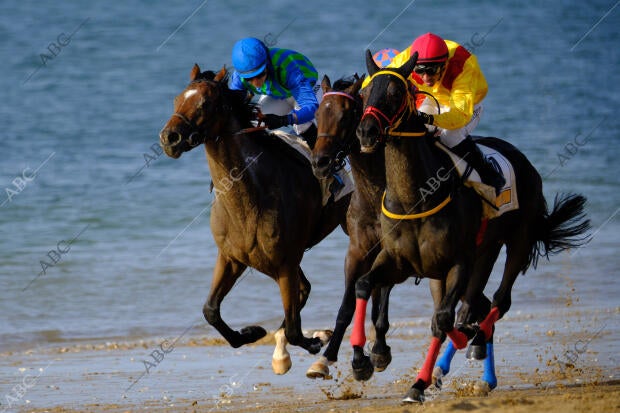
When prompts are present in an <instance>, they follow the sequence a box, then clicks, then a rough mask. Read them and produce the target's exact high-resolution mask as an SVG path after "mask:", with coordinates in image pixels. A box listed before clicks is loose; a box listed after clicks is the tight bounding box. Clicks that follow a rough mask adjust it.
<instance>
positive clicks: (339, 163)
mask: <svg viewBox="0 0 620 413" xmlns="http://www.w3.org/2000/svg"><path fill="white" fill-rule="evenodd" d="M327 96H343V97H345V98H347V99H349V100H350V101H352V102H353V104H354V105H355V106H354V112H355V113H354V115H353V117H354V118H357V112H358V111H359V110H360V109H361V106H362V102H361V101H360V100H359V99H356V98H355V96H353V95H350V94H348V93H346V92H341V91H335V90H334V91H331V92H326V93H325V94H323V99H325V97H327ZM317 138H332V139H334V140H335V141H336V144H337V147H336V155H335V156H334V166H333V168H332V172H338V171H340V170H341V169H342V168H344V166H345V164H346V157H347V156H348V155H349V154H350V153H351V150H352V149H351V143H350V142H349V141H348V140H347V139H335V137H334V136H333V135H330V134H328V133H319V134H318V135H317Z"/></svg>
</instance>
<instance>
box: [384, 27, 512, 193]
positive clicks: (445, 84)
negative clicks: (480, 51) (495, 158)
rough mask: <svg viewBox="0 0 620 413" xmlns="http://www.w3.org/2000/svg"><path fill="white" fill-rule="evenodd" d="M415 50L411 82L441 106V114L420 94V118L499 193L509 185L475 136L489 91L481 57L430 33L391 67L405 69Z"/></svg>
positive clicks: (405, 51) (418, 39) (418, 105)
mask: <svg viewBox="0 0 620 413" xmlns="http://www.w3.org/2000/svg"><path fill="white" fill-rule="evenodd" d="M414 52H418V60H417V64H416V66H415V68H414V69H413V72H411V74H410V75H409V79H410V80H411V81H412V82H413V83H414V84H415V85H416V86H417V88H418V89H419V90H421V91H423V92H427V93H430V94H431V95H432V96H434V97H435V99H437V101H438V102H439V105H440V110H439V111H438V108H437V104H436V103H435V100H434V99H432V98H429V97H426V98H424V99H419V97H420V96H418V99H417V101H416V106H417V109H418V111H419V112H418V116H419V117H420V118H421V119H422V120H423V121H424V123H425V124H427V125H428V126H429V129H431V128H432V127H433V126H434V127H436V130H437V131H436V135H437V136H438V137H439V140H440V141H441V142H442V143H443V144H444V145H446V146H447V147H448V148H450V150H451V151H452V152H454V153H455V154H457V155H458V156H460V157H461V158H464V159H466V160H467V161H468V162H469V163H470V164H471V166H472V167H474V168H475V169H476V171H478V173H479V174H480V177H481V179H482V181H483V182H484V183H486V184H488V185H491V186H493V187H495V190H496V192H497V193H499V191H500V190H501V188H502V187H503V186H504V184H505V180H504V177H503V176H502V175H501V174H500V173H499V172H498V171H497V170H495V168H494V167H493V165H492V164H491V163H490V162H488V161H487V160H486V158H485V157H484V155H483V154H482V152H480V149H478V147H477V146H476V144H475V143H474V141H473V140H472V139H471V137H470V134H471V133H472V131H473V130H474V129H475V128H476V126H478V122H479V121H480V116H481V115H482V100H483V99H484V97H485V96H486V94H487V91H488V85H487V82H486V79H485V77H484V75H483V73H482V70H480V66H479V65H478V59H476V56H475V55H473V54H472V53H470V52H469V51H468V50H467V49H465V48H464V47H463V46H461V45H459V44H458V43H456V42H453V41H451V40H444V39H442V38H441V37H439V36H437V35H436V34H433V33H426V34H423V35H422V36H420V37H418V38H417V39H415V40H414V41H413V43H412V44H411V46H410V47H408V48H406V49H405V50H403V51H402V52H401V53H400V54H398V55H397V56H396V57H394V59H393V60H392V62H391V63H390V64H389V65H388V67H400V66H402V65H403V64H404V63H406V62H407V61H408V60H409V58H410V57H411V55H412V54H413V53H414ZM422 96H424V95H422Z"/></svg>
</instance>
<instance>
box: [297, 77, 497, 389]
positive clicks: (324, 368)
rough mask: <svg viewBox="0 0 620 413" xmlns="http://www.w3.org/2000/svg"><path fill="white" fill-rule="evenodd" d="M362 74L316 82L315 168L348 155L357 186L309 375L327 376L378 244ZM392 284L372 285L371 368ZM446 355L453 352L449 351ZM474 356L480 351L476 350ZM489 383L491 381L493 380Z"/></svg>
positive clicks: (379, 350) (375, 181)
mask: <svg viewBox="0 0 620 413" xmlns="http://www.w3.org/2000/svg"><path fill="white" fill-rule="evenodd" d="M363 80H364V79H363V78H359V77H357V76H356V77H355V78H354V79H339V80H337V81H336V83H335V84H334V86H333V88H332V85H331V82H330V80H329V78H328V77H327V76H325V77H324V78H323V81H322V83H321V87H322V89H323V100H322V102H321V103H320V105H319V108H318V110H317V112H316V119H317V128H318V138H317V141H316V144H315V146H314V149H313V151H312V168H313V170H314V174H315V175H316V176H317V177H318V178H321V179H324V178H327V177H329V176H331V174H332V173H333V172H335V171H337V170H338V169H340V168H341V167H342V165H343V162H344V159H345V157H348V159H349V162H350V165H351V171H352V173H353V176H354V180H355V183H356V187H357V188H356V191H355V192H354V193H353V196H352V198H351V203H350V204H349V211H348V213H347V229H348V232H349V249H348V251H347V256H346V259H345V286H346V288H345V295H344V298H343V300H342V304H341V307H340V310H339V311H338V316H337V320H336V326H335V327H334V332H333V336H332V338H331V340H330V342H329V344H328V345H327V347H326V349H325V351H324V352H323V356H322V357H320V358H319V359H318V360H317V361H315V362H314V363H313V364H312V365H311V366H310V368H309V369H308V371H307V373H306V375H307V376H308V377H311V378H316V377H323V378H325V377H327V376H329V367H328V366H329V365H331V364H333V363H334V362H336V361H337V356H338V350H339V348H340V345H341V343H342V339H343V336H344V332H345V329H346V328H347V327H348V326H349V324H350V323H351V320H352V319H353V314H354V312H355V290H354V288H355V281H356V280H357V279H358V278H359V277H361V276H362V275H363V274H365V273H367V272H368V271H369V270H370V268H371V266H372V263H373V262H374V260H375V258H376V256H377V254H378V253H379V250H380V243H381V235H382V233H381V225H380V217H381V197H382V195H383V192H384V190H385V156H384V152H383V150H377V151H374V152H372V153H364V154H363V153H361V151H360V143H359V140H358V139H357V136H356V134H355V132H356V128H357V125H358V124H359V122H360V120H361V118H362V105H363V102H362V98H361V96H360V95H359V91H360V88H361V85H362V83H363ZM430 287H431V292H432V293H438V294H441V288H442V284H441V281H439V280H430ZM391 288H392V286H386V287H384V288H382V289H381V291H382V295H377V294H378V291H377V290H374V291H373V311H372V320H373V324H374V326H375V342H374V345H373V347H372V349H371V350H370V359H371V362H372V365H373V367H374V370H375V371H383V370H384V369H385V368H386V367H387V366H388V365H389V363H390V361H391V359H392V357H391V351H390V347H389V346H388V345H387V343H386V333H387V330H388V328H389V320H388V301H387V300H388V299H389V293H390V291H391ZM476 304H478V305H477V307H478V308H471V307H466V311H465V309H464V308H462V311H461V312H460V313H459V321H460V323H461V326H462V327H461V328H463V329H466V330H469V333H470V334H471V335H473V334H475V330H474V327H473V326H472V324H473V323H476V322H479V321H482V320H483V319H484V316H485V315H486V314H487V313H488V312H489V309H490V305H491V302H490V300H488V299H487V298H486V297H484V296H481V297H480V298H479V299H478V300H476ZM472 332H473V333H472ZM451 355H454V352H452V353H451ZM476 356H477V357H481V356H480V355H479V354H478V353H477V354H476ZM482 358H484V357H482ZM443 361H444V367H445V366H448V367H445V368H444V369H443V371H442V374H445V373H447V371H448V369H449V364H448V363H449V361H448V359H447V358H444V359H443ZM438 376H440V374H438ZM360 377H361V376H358V378H360ZM487 377H494V373H493V372H492V371H491V370H490V369H487V368H486V366H485V378H487ZM488 380H489V381H491V379H488ZM489 386H490V387H494V384H493V383H491V384H489Z"/></svg>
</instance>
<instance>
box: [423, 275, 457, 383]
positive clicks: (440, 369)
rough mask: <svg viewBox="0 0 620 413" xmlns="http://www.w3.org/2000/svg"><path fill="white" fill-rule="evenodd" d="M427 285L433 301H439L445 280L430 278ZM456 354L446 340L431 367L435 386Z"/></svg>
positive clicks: (444, 288) (447, 370)
mask: <svg viewBox="0 0 620 413" xmlns="http://www.w3.org/2000/svg"><path fill="white" fill-rule="evenodd" d="M429 287H430V290H431V296H432V297H433V302H434V303H439V302H441V299H442V297H443V296H444V294H445V291H446V282H445V280H434V279H431V280H430V281H429ZM455 354H456V347H454V344H453V343H452V341H450V340H448V344H447V346H446V349H445V351H444V353H443V355H442V356H441V357H440V358H439V361H437V364H436V365H435V368H434V369H433V375H432V378H431V382H432V383H434V384H435V387H437V388H439V389H440V388H441V385H442V377H443V376H445V375H446V374H448V372H449V371H450V364H451V363H452V358H454V355H455Z"/></svg>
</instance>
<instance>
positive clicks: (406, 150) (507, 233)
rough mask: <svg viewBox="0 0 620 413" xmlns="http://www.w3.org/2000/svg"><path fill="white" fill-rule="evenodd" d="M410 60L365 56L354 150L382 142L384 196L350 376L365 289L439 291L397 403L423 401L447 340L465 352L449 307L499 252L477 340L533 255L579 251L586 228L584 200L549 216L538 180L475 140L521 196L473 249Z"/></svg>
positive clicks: (472, 206) (462, 195)
mask: <svg viewBox="0 0 620 413" xmlns="http://www.w3.org/2000/svg"><path fill="white" fill-rule="evenodd" d="M416 60H417V54H414V55H413V56H412V57H411V59H410V60H409V61H408V62H406V63H405V64H404V65H403V66H402V67H400V68H390V69H385V70H381V69H380V68H379V67H377V65H376V64H375V62H374V61H373V59H372V54H371V53H370V51H367V53H366V66H367V68H368V72H369V74H370V75H371V78H370V81H369V84H368V86H367V87H366V88H365V89H364V90H363V95H364V108H365V110H364V115H363V116H362V119H361V121H360V124H359V126H358V129H357V136H358V138H359V140H360V143H361V148H362V151H368V152H371V151H373V150H375V149H376V148H377V147H378V145H379V143H381V142H384V143H385V165H386V191H385V198H384V200H383V201H382V205H381V207H382V215H381V228H382V235H383V236H382V245H381V247H382V249H381V252H380V253H379V254H378V256H377V259H376V260H375V262H374V263H373V265H372V268H371V270H370V271H369V272H368V273H367V274H365V275H364V276H362V277H361V278H360V279H359V280H358V281H357V282H356V297H357V307H356V313H355V322H354V326H353V332H352V335H351V344H352V345H353V348H354V357H353V362H352V364H353V369H354V375H355V376H356V378H359V377H361V378H366V377H367V376H368V374H367V373H368V372H372V364H371V362H370V359H369V358H368V357H367V356H365V355H364V353H363V345H364V343H365V334H364V319H365V315H366V302H367V300H368V297H369V295H370V292H371V291H372V289H373V288H375V287H377V286H382V285H391V284H395V283H401V282H403V281H404V280H405V279H406V278H407V277H408V276H410V274H412V273H413V274H420V275H421V276H424V277H428V278H431V279H435V280H439V281H441V284H440V285H442V288H440V289H439V290H437V291H434V292H433V300H434V302H435V314H434V315H433V320H432V325H431V331H432V334H433V338H432V339H431V345H430V348H429V351H428V354H427V357H426V360H425V362H424V365H423V366H422V369H421V370H420V372H419V374H418V377H417V380H416V382H415V383H414V384H413V386H412V387H411V389H410V390H409V392H408V393H407V395H406V396H405V398H404V401H405V402H413V401H422V400H423V397H424V389H425V388H426V387H428V385H429V384H430V382H431V374H432V369H433V366H434V365H435V361H436V359H437V355H438V352H439V348H440V346H441V342H442V341H443V340H445V337H446V335H448V336H449V337H450V338H451V340H452V342H453V343H454V344H455V345H456V347H457V348H462V347H464V346H465V345H466V343H467V341H468V337H467V336H465V335H464V334H463V333H462V332H461V331H459V330H457V329H456V328H455V327H454V319H455V307H456V304H457V302H458V300H459V299H460V298H463V301H464V306H465V307H467V306H471V307H475V306H477V305H478V304H477V302H476V300H478V299H479V298H480V297H481V296H482V291H483V289H484V286H485V285H486V283H487V281H488V277H489V275H490V273H491V269H492V267H493V264H494V263H495V261H496V259H497V256H498V254H499V251H500V249H501V247H502V245H505V246H506V253H507V258H506V264H505V267H504V274H503V276H502V281H501V284H500V286H499V288H498V290H497V291H496V293H495V294H494V296H493V303H492V305H491V310H490V311H489V313H488V315H487V317H486V318H485V319H484V320H483V321H482V322H481V323H480V326H479V327H480V328H479V330H480V331H479V333H478V334H479V336H480V337H482V341H483V342H484V341H485V340H486V339H488V338H490V337H491V334H492V331H493V328H494V327H493V326H494V323H495V322H496V321H497V320H498V319H499V318H501V317H502V316H503V315H504V314H505V313H506V312H507V311H508V309H509V308H510V304H511V298H510V295H511V290H512V286H513V284H514V281H515V280H516V277H517V275H518V274H519V272H525V271H526V270H527V269H528V268H529V266H530V265H531V264H533V265H534V266H535V265H536V262H537V259H538V257H539V256H548V255H549V254H550V253H556V252H560V251H562V250H564V249H567V248H573V247H577V246H579V245H582V244H583V243H584V242H585V241H586V238H584V237H582V234H583V233H584V232H586V231H587V230H588V228H589V221H587V220H585V219H584V218H585V213H584V205H585V201H586V200H585V198H584V197H583V196H580V195H568V196H564V197H562V198H557V197H556V202H555V205H554V207H553V209H552V211H551V212H550V213H549V212H548V211H547V204H546V201H545V198H544V195H543V192H542V181H541V178H540V175H539V174H538V172H537V171H536V169H535V168H534V167H533V166H532V165H531V163H530V162H529V161H528V160H527V158H526V157H525V156H524V155H523V154H522V153H521V152H519V151H518V150H517V149H516V148H515V147H513V146H512V145H510V144H508V143H507V142H505V141H502V140H500V139H495V138H485V139H481V140H480V141H479V142H480V143H484V144H485V145H487V146H490V147H492V148H494V149H496V150H498V151H499V152H501V153H502V154H503V155H504V156H505V157H506V158H508V159H509V160H510V162H511V164H512V165H513V167H514V170H515V175H516V182H517V185H519V187H520V188H521V190H520V191H519V193H518V200H519V209H517V210H514V211H510V212H506V213H504V214H502V215H501V216H499V217H498V218H496V219H494V220H491V221H490V222H489V223H488V228H487V230H486V232H485V233H484V238H483V239H482V242H481V243H480V244H479V245H478V246H477V242H476V240H477V235H478V234H479V229H480V223H481V216H482V215H481V213H482V207H481V201H480V199H479V198H478V196H477V194H476V193H475V192H474V191H473V190H472V189H471V188H469V187H465V186H463V185H462V181H461V179H460V177H458V176H457V174H456V173H454V172H452V170H453V168H452V163H451V160H450V159H449V157H448V155H447V154H446V153H444V152H443V151H442V150H441V149H439V148H437V147H436V146H435V145H434V142H433V139H432V136H430V135H429V134H428V133H427V132H426V128H425V126H424V125H423V122H422V121H420V120H419V118H418V117H417V116H415V115H416V109H415V106H414V104H413V102H414V99H413V98H412V96H411V94H410V93H411V90H412V89H413V88H412V86H411V84H410V83H409V81H408V80H407V77H408V76H409V74H410V73H411V72H412V70H413V68H414V66H415V64H416ZM448 171H450V172H448ZM465 311H467V310H465Z"/></svg>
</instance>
